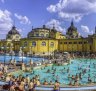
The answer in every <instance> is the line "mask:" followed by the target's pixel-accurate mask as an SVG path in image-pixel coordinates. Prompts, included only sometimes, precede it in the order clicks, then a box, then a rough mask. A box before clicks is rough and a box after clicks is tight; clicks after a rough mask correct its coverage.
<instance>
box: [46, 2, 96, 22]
mask: <svg viewBox="0 0 96 91" xmlns="http://www.w3.org/2000/svg"><path fill="white" fill-rule="evenodd" d="M47 10H48V11H49V12H51V13H58V16H59V17H60V18H62V19H66V20H70V19H71V20H72V19H74V20H75V21H77V22H78V21H80V20H81V19H82V17H83V16H85V15H88V14H90V13H96V0H59V2H58V3H57V4H55V5H50V6H49V7H47Z"/></svg>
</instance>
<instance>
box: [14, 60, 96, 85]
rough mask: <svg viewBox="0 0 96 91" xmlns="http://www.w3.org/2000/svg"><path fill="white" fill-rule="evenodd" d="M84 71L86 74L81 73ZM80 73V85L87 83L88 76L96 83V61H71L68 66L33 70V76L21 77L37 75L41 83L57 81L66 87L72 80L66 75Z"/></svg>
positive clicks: (29, 74) (31, 76)
mask: <svg viewBox="0 0 96 91" xmlns="http://www.w3.org/2000/svg"><path fill="white" fill-rule="evenodd" d="M68 68H69V71H68ZM48 70H49V72H48ZM54 70H55V71H54ZM84 70H86V72H83V71H84ZM80 72H81V73H82V75H81V77H82V79H80V80H79V83H80V84H81V85H86V84H88V83H89V82H88V76H90V78H91V80H92V82H96V59H74V60H71V63H70V64H68V65H65V66H55V65H53V66H48V67H42V68H40V69H37V70H34V74H33V73H28V72H25V73H23V76H26V75H28V76H29V77H30V78H33V77H34V76H35V75H39V76H40V82H41V83H43V82H44V81H45V80H46V81H48V82H50V81H52V82H53V83H54V82H55V80H58V81H59V82H60V84H66V85H67V84H69V83H70V81H71V80H72V79H71V78H68V75H69V74H70V76H72V75H76V74H77V75H79V74H80ZM53 73H54V74H53ZM15 76H19V74H15ZM72 83H74V81H72Z"/></svg>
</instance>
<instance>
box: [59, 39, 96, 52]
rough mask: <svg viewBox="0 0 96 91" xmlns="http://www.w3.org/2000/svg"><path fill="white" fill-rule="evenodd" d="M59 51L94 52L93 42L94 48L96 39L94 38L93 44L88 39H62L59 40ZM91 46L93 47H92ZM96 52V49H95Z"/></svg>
mask: <svg viewBox="0 0 96 91" xmlns="http://www.w3.org/2000/svg"><path fill="white" fill-rule="evenodd" d="M58 44H59V45H58V46H59V47H58V49H59V51H68V52H76V51H79V52H93V50H94V49H93V44H94V48H96V39H94V42H93V44H90V43H89V42H88V39H82V38H80V39H62V40H59V43H58ZM90 46H91V49H90ZM95 52H96V49H95Z"/></svg>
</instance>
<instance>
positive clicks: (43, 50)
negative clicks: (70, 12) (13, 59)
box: [0, 22, 96, 55]
mask: <svg viewBox="0 0 96 91" xmlns="http://www.w3.org/2000/svg"><path fill="white" fill-rule="evenodd" d="M21 50H22V52H24V53H25V54H35V55H49V54H50V55H51V54H53V53H54V51H60V52H65V51H66V52H91V53H93V52H96V28H95V33H94V34H93V35H89V36H88V37H86V38H83V37H82V36H80V35H79V33H78V30H77V28H76V27H75V26H74V23H73V22H71V26H70V27H69V28H68V29H67V31H66V35H63V34H62V33H61V32H58V31H57V30H56V29H55V27H53V28H52V29H50V28H47V27H46V26H45V25H43V27H42V28H34V29H32V30H31V31H30V32H29V33H28V35H27V37H26V38H21V35H20V34H19V32H18V30H16V27H15V26H13V27H12V29H11V30H10V31H9V32H8V34H7V36H6V39H4V40H0V51H1V52H2V51H5V52H11V51H14V52H16V53H18V52H19V51H21Z"/></svg>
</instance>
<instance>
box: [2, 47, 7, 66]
mask: <svg viewBox="0 0 96 91" xmlns="http://www.w3.org/2000/svg"><path fill="white" fill-rule="evenodd" d="M2 49H3V52H4V54H3V55H4V66H5V60H6V46H3V47H2Z"/></svg>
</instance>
